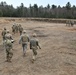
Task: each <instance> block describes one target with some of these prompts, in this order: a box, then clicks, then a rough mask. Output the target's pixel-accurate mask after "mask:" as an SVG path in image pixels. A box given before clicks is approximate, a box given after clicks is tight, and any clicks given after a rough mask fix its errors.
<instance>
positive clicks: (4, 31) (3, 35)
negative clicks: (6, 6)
mask: <svg viewBox="0 0 76 75" xmlns="http://www.w3.org/2000/svg"><path fill="white" fill-rule="evenodd" d="M5 35H6V28H4V30H3V31H2V37H3V41H4V40H5Z"/></svg>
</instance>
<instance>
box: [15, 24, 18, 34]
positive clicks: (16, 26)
mask: <svg viewBox="0 0 76 75" xmlns="http://www.w3.org/2000/svg"><path fill="white" fill-rule="evenodd" d="M15 29H16V33H18V24H17V25H16V27H15Z"/></svg>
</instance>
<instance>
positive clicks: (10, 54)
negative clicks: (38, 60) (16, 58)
mask: <svg viewBox="0 0 76 75" xmlns="http://www.w3.org/2000/svg"><path fill="white" fill-rule="evenodd" d="M12 56H13V52H12V49H11V50H10V51H9V62H11V59H12Z"/></svg>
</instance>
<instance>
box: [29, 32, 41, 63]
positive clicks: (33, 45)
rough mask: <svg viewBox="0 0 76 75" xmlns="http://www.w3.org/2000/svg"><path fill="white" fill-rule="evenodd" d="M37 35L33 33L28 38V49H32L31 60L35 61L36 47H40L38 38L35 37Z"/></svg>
mask: <svg viewBox="0 0 76 75" xmlns="http://www.w3.org/2000/svg"><path fill="white" fill-rule="evenodd" d="M36 36H37V35H36V34H35V33H34V34H33V38H32V39H31V40H30V49H32V52H33V58H32V62H34V61H35V59H36V55H37V49H38V48H39V49H41V47H40V46H39V41H38V39H36V38H35V37H36Z"/></svg>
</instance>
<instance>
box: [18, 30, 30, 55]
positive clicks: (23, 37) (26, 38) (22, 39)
mask: <svg viewBox="0 0 76 75" xmlns="http://www.w3.org/2000/svg"><path fill="white" fill-rule="evenodd" d="M28 42H29V36H28V35H27V34H26V31H25V30H23V33H22V35H21V36H20V40H19V44H22V48H23V56H25V54H26V49H27V44H28Z"/></svg>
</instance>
